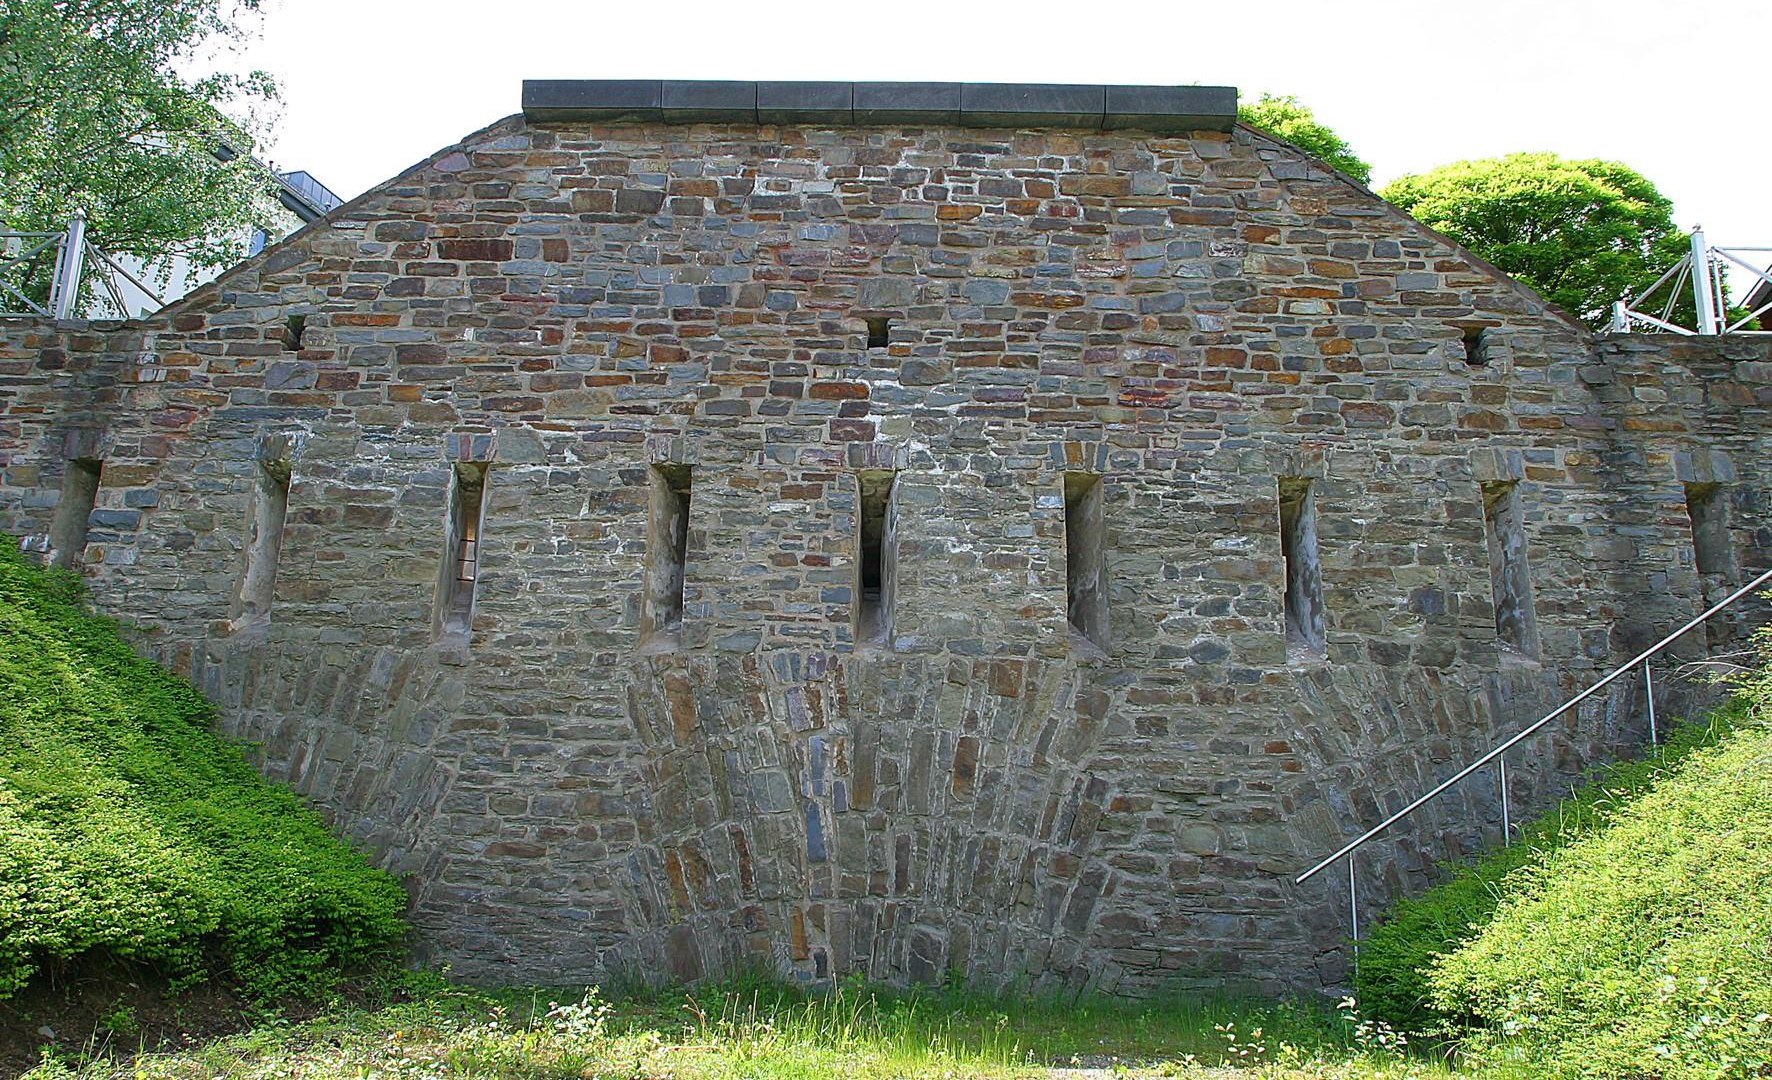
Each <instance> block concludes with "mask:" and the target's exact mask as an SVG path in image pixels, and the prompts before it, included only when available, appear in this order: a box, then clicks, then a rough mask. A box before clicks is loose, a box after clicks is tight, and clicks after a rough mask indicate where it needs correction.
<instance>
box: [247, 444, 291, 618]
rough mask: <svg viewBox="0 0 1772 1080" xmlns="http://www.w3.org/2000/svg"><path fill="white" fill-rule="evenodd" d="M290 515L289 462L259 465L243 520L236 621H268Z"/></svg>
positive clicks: (267, 462)
mask: <svg viewBox="0 0 1772 1080" xmlns="http://www.w3.org/2000/svg"><path fill="white" fill-rule="evenodd" d="M288 515H289V462H287V461H266V462H261V463H260V466H259V470H258V476H257V478H256V480H255V482H254V484H253V488H252V503H251V505H250V506H249V507H248V509H247V517H246V544H245V548H246V568H245V571H244V572H243V573H242V574H241V575H240V595H239V598H238V602H237V603H236V605H235V611H234V618H235V619H237V620H247V621H250V620H262V619H268V618H269V617H270V614H271V599H272V596H273V594H274V593H275V591H276V586H277V563H278V560H279V559H280V558H281V556H282V554H283V525H284V521H285V519H286V518H287V517H288Z"/></svg>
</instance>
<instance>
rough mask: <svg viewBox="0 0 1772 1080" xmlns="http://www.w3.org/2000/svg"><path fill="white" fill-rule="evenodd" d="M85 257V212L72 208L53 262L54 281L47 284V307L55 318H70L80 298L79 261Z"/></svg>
mask: <svg viewBox="0 0 1772 1080" xmlns="http://www.w3.org/2000/svg"><path fill="white" fill-rule="evenodd" d="M85 258H86V211H84V210H79V209H76V210H75V211H74V216H73V217H72V218H69V219H68V234H67V235H66V236H65V237H63V238H62V249H61V253H60V256H59V257H58V258H57V259H56V261H55V281H54V282H53V283H52V285H51V286H50V308H51V310H53V311H54V312H55V317H56V318H58V319H71V318H73V317H74V306H75V304H76V303H77V302H78V301H79V299H80V271H81V263H82V262H83V261H84V260H85Z"/></svg>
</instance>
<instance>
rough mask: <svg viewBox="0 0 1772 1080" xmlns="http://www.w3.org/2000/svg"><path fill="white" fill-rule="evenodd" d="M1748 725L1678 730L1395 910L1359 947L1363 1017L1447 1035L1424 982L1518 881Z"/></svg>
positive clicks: (1721, 721)
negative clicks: (1506, 842)
mask: <svg viewBox="0 0 1772 1080" xmlns="http://www.w3.org/2000/svg"><path fill="white" fill-rule="evenodd" d="M1745 715H1746V710H1745V708H1744V707H1743V705H1742V704H1740V703H1739V702H1738V701H1737V702H1731V703H1730V704H1729V705H1726V706H1725V707H1723V708H1720V709H1717V710H1714V711H1712V712H1711V713H1709V714H1708V715H1707V716H1706V717H1704V718H1703V719H1702V720H1698V721H1694V722H1692V723H1689V724H1682V725H1679V726H1677V727H1676V728H1675V729H1674V731H1673V733H1672V734H1671V735H1670V737H1669V738H1668V740H1667V742H1666V743H1664V744H1662V745H1661V746H1658V747H1656V748H1655V749H1654V751H1653V752H1652V753H1650V754H1649V755H1648V756H1646V757H1643V758H1640V759H1637V760H1634V761H1620V762H1615V763H1613V764H1611V765H1608V766H1605V767H1604V768H1602V769H1601V770H1600V771H1599V773H1598V774H1597V775H1596V776H1595V778H1594V779H1593V780H1590V781H1589V782H1587V783H1586V784H1584V785H1582V786H1581V787H1580V788H1579V789H1577V790H1576V791H1575V792H1574V793H1573V794H1572V795H1571V796H1570V797H1569V798H1567V799H1564V800H1563V801H1562V802H1560V803H1559V804H1558V805H1557V806H1556V807H1554V808H1553V809H1552V810H1550V811H1549V812H1548V813H1546V814H1544V815H1543V816H1541V817H1539V818H1537V819H1535V820H1533V821H1530V822H1527V823H1525V824H1524V825H1522V826H1521V827H1520V831H1519V835H1518V836H1517V838H1516V839H1515V842H1514V843H1512V844H1509V845H1508V846H1506V847H1503V848H1496V849H1495V850H1493V851H1490V852H1487V853H1485V854H1484V855H1482V856H1480V857H1479V858H1478V859H1477V860H1476V861H1475V862H1474V863H1473V864H1471V865H1468V866H1461V867H1458V868H1456V869H1454V870H1453V871H1452V873H1451V876H1450V877H1448V878H1447V879H1446V880H1445V881H1443V882H1441V883H1440V884H1439V885H1436V886H1434V887H1433V888H1431V889H1428V890H1427V891H1425V892H1423V893H1421V894H1420V895H1418V896H1414V897H1408V898H1405V899H1403V900H1399V901H1398V902H1397V903H1396V904H1394V905H1393V906H1392V907H1391V908H1390V909H1389V911H1387V912H1386V913H1385V915H1384V917H1383V921H1382V922H1380V923H1379V924H1378V925H1377V926H1376V927H1375V928H1374V929H1373V930H1372V932H1371V933H1370V934H1369V935H1368V937H1367V938H1366V940H1364V941H1362V942H1361V943H1360V964H1359V969H1358V970H1357V971H1356V972H1355V977H1354V994H1355V996H1356V997H1357V998H1358V1000H1359V1002H1360V1008H1361V1011H1362V1012H1364V1013H1365V1014H1366V1015H1368V1016H1371V1017H1374V1018H1376V1019H1379V1020H1383V1021H1385V1022H1386V1023H1388V1024H1391V1025H1392V1026H1394V1027H1396V1028H1398V1029H1400V1030H1403V1031H1407V1032H1410V1033H1411V1034H1418V1035H1419V1034H1427V1033H1438V1032H1440V1031H1443V1030H1444V1029H1445V1028H1446V1021H1447V1019H1448V1018H1447V1017H1446V1016H1444V1015H1443V1014H1442V1013H1440V1012H1439V1011H1438V1010H1437V1009H1436V1008H1435V1007H1434V1005H1433V1003H1432V1001H1431V1000H1430V992H1429V989H1428V972H1429V970H1430V969H1431V968H1432V966H1433V964H1434V962H1435V961H1437V960H1438V959H1439V958H1440V957H1442V956H1444V955H1446V954H1447V953H1450V952H1452V951H1453V950H1454V949H1456V948H1458V947H1459V946H1460V945H1462V944H1463V943H1464V942H1466V941H1468V940H1470V939H1471V938H1472V937H1473V936H1475V935H1476V934H1477V933H1478V932H1479V931H1481V930H1482V928H1483V927H1484V926H1485V925H1486V924H1487V923H1488V922H1489V919H1490V917H1491V916H1493V915H1494V913H1495V909H1496V906H1497V905H1498V904H1499V903H1500V902H1501V899H1502V897H1504V896H1506V895H1507V894H1508V892H1509V891H1510V890H1511V888H1512V887H1513V884H1514V882H1515V880H1516V875H1518V874H1519V873H1520V872H1522V871H1525V870H1528V869H1530V868H1532V867H1535V866H1539V865H1541V864H1542V863H1543V862H1544V861H1545V860H1546V859H1548V858H1549V857H1551V855H1552V854H1554V853H1555V852H1557V851H1560V850H1562V849H1563V848H1564V847H1567V846H1568V845H1569V844H1571V843H1573V842H1575V841H1576V840H1578V839H1580V838H1581V837H1583V836H1586V835H1588V834H1590V833H1592V832H1593V831H1594V830H1595V829H1596V828H1598V827H1599V826H1600V825H1602V824H1604V823H1605V822H1606V821H1607V820H1609V819H1610V818H1611V817H1612V816H1613V815H1614V814H1616V813H1617V812H1619V811H1620V810H1622V809H1623V808H1625V807H1628V806H1630V805H1631V803H1632V802H1633V801H1634V800H1635V799H1636V798H1637V797H1638V796H1640V795H1642V794H1643V793H1644V792H1646V791H1648V790H1649V789H1650V788H1651V787H1653V785H1654V784H1655V783H1656V781H1657V780H1658V779H1659V778H1661V777H1664V776H1666V775H1668V774H1669V773H1670V772H1671V771H1672V770H1673V769H1675V768H1676V767H1677V766H1678V764H1679V763H1680V762H1681V761H1684V760H1685V759H1686V758H1687V757H1689V756H1690V755H1692V754H1693V753H1694V752H1695V751H1698V750H1700V749H1703V748H1705V747H1708V746H1714V745H1716V743H1717V742H1718V741H1719V740H1721V739H1722V738H1724V737H1725V736H1726V735H1727V734H1728V733H1729V732H1730V731H1732V730H1733V729H1734V728H1735V726H1736V725H1737V724H1738V723H1739V722H1740V721H1741V719H1742V718H1743V717H1744V716H1745Z"/></svg>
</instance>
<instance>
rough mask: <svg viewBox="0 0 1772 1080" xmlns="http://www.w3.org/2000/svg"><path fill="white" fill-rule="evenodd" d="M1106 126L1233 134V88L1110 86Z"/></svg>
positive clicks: (1234, 98) (1157, 130)
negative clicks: (1231, 132)
mask: <svg viewBox="0 0 1772 1080" xmlns="http://www.w3.org/2000/svg"><path fill="white" fill-rule="evenodd" d="M1106 90H1107V94H1106V100H1105V103H1104V107H1103V123H1102V126H1103V127H1105V128H1107V129H1108V130H1109V131H1119V130H1125V129H1137V130H1140V131H1154V132H1162V133H1180V132H1186V131H1229V130H1231V129H1232V128H1233V127H1235V126H1236V123H1237V90H1236V88H1235V87H1232V86H1109V87H1107V88H1106Z"/></svg>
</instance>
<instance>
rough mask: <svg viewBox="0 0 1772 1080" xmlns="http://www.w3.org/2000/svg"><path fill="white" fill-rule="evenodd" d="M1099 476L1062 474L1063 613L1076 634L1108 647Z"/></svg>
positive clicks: (1104, 648)
mask: <svg viewBox="0 0 1772 1080" xmlns="http://www.w3.org/2000/svg"><path fill="white" fill-rule="evenodd" d="M1106 531H1107V530H1106V526H1105V524H1104V522H1103V514H1102V484H1101V477H1099V476H1096V475H1094V474H1091V473H1065V474H1064V569H1065V615H1066V617H1067V618H1068V619H1069V620H1070V624H1071V626H1072V627H1073V628H1074V629H1075V630H1076V631H1077V633H1079V634H1081V635H1083V637H1085V638H1087V639H1088V640H1089V641H1090V642H1092V643H1094V644H1095V645H1096V646H1098V647H1099V648H1101V649H1102V650H1103V651H1105V650H1106V649H1107V647H1108V607H1107V574H1106V562H1105V557H1104V552H1103V549H1104V548H1105V547H1106V546H1107V536H1106Z"/></svg>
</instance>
